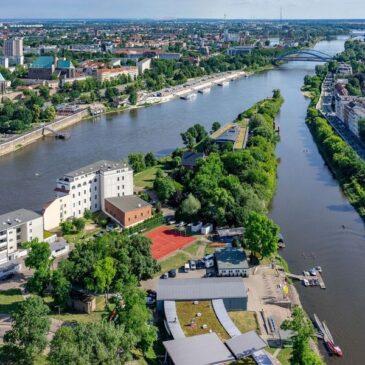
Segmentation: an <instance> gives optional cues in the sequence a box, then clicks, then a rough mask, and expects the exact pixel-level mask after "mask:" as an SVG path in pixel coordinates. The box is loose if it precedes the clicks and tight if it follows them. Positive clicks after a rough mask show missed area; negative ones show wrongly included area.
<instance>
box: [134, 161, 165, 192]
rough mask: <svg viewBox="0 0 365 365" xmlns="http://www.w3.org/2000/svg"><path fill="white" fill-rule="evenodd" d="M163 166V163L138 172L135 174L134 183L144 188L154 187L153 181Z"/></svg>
mask: <svg viewBox="0 0 365 365" xmlns="http://www.w3.org/2000/svg"><path fill="white" fill-rule="evenodd" d="M161 167H162V166H161V165H156V166H153V167H150V168H148V169H146V170H143V171H141V172H138V173H137V174H135V175H134V185H135V186H138V187H139V188H143V189H152V187H153V182H154V181H155V178H156V171H157V170H158V169H159V168H161Z"/></svg>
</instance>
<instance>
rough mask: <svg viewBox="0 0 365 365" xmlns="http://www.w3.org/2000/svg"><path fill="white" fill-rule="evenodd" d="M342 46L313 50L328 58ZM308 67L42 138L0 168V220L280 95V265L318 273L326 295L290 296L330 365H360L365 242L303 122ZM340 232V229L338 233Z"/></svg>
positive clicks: (275, 209) (276, 204)
mask: <svg viewBox="0 0 365 365" xmlns="http://www.w3.org/2000/svg"><path fill="white" fill-rule="evenodd" d="M343 45H344V39H338V40H335V41H330V42H320V43H319V44H317V46H316V47H315V48H316V49H318V50H321V51H323V52H326V53H329V54H335V53H337V52H340V51H341V50H342V49H343ZM314 66H315V65H314V64H313V63H304V62H292V63H289V64H286V65H283V66H281V67H280V68H277V69H275V70H272V71H268V72H265V73H262V74H258V75H254V76H252V77H249V78H246V79H240V80H237V81H235V82H233V83H231V84H230V86H229V87H224V88H220V87H216V88H213V89H212V91H211V93H210V94H204V95H199V96H198V97H197V98H196V99H195V100H193V101H182V100H175V101H172V102H169V103H166V104H162V105H157V106H153V107H149V108H145V109H139V110H135V111H131V112H126V113H122V114H118V115H114V116H106V117H101V118H100V119H98V120H95V121H86V122H82V123H80V124H78V125H75V126H74V127H72V128H70V132H71V138H70V139H69V140H66V141H60V140H54V139H52V138H50V137H47V138H45V139H44V140H41V141H39V142H36V143H34V144H32V145H30V146H27V147H25V148H23V149H21V150H19V151H17V152H14V153H12V154H9V155H7V156H4V157H1V158H0V186H1V190H0V213H5V212H7V211H10V210H13V209H18V208H21V207H24V208H30V209H36V210H40V209H41V207H42V204H44V203H45V202H47V201H48V200H50V199H51V198H52V197H53V191H52V190H53V188H54V186H55V181H56V178H57V177H59V176H61V175H62V174H63V173H65V172H67V171H70V170H72V169H76V168H78V167H81V166H84V165H86V164H89V163H91V162H94V161H95V160H98V159H121V158H126V157H127V155H128V153H130V152H132V151H143V152H147V151H153V152H155V153H158V154H161V155H162V154H166V153H168V152H170V151H171V150H173V149H174V148H176V146H177V145H181V139H180V132H183V131H185V130H186V129H187V128H188V127H190V126H191V125H192V124H194V123H201V124H203V125H204V126H206V127H207V128H210V126H211V124H212V122H213V121H220V122H221V123H222V124H223V123H225V122H229V121H232V120H233V119H234V118H235V117H236V116H237V114H238V113H240V112H242V111H243V110H244V109H246V108H248V107H250V106H251V105H252V104H253V103H255V102H257V101H258V100H260V99H262V98H265V97H267V96H269V95H271V92H272V90H273V89H274V88H280V89H281V92H282V94H283V95H284V98H285V103H284V105H283V108H282V110H281V112H280V115H279V117H278V121H279V123H280V126H281V128H280V129H281V142H280V143H279V145H278V148H277V153H278V157H279V158H280V159H281V163H280V166H279V171H278V189H277V194H276V197H275V199H274V201H273V204H272V211H271V216H272V218H273V219H274V220H275V221H276V222H277V223H278V224H279V225H280V226H281V230H282V232H283V234H284V237H285V239H286V242H287V248H286V249H285V250H284V251H283V256H284V257H285V258H286V259H287V261H288V263H289V266H290V268H291V271H292V272H294V273H300V272H301V271H302V270H304V269H308V268H310V267H313V266H314V265H321V266H322V268H323V270H324V273H323V277H324V280H325V283H326V285H327V290H320V289H312V288H307V289H306V288H302V287H301V286H298V289H299V292H300V296H301V299H302V302H303V305H304V307H305V308H306V310H307V311H308V313H309V314H312V313H314V312H315V313H317V314H318V316H319V317H320V318H322V319H325V320H326V321H327V323H328V325H329V327H330V329H331V330H332V332H333V335H334V337H335V339H336V341H337V342H338V344H339V345H341V347H342V348H343V350H344V352H345V357H344V359H327V360H328V362H329V363H337V364H351V365H363V364H365V360H364V361H363V360H362V350H361V347H362V340H363V338H364V333H365V290H364V289H363V282H362V277H363V276H364V277H365V265H364V259H365V235H364V225H363V223H362V221H361V220H360V218H359V216H358V214H357V213H356V212H355V211H354V209H353V208H352V207H351V205H350V204H349V203H348V202H347V200H346V199H345V197H344V196H343V194H342V193H341V191H340V189H339V187H338V184H337V182H336V181H335V180H334V179H333V177H332V175H331V173H330V172H329V171H328V169H327V167H326V166H325V165H324V162H323V159H322V157H321V156H320V154H319V153H318V151H317V148H316V145H315V144H314V142H313V140H312V137H311V134H310V132H309V130H308V129H307V127H306V125H305V123H304V118H305V114H306V109H307V106H308V103H309V101H308V100H307V99H305V98H304V97H303V96H302V94H301V92H300V87H301V85H302V83H303V78H304V76H305V75H306V74H310V73H313V72H314ZM343 225H344V226H345V227H346V228H345V229H343V228H342V226H343Z"/></svg>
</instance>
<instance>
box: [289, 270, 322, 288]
mask: <svg viewBox="0 0 365 365" xmlns="http://www.w3.org/2000/svg"><path fill="white" fill-rule="evenodd" d="M285 274H286V276H287V277H288V278H291V279H295V280H300V281H303V280H304V279H306V280H312V279H315V280H318V282H319V287H320V288H321V289H326V284H325V283H324V280H323V278H322V275H321V274H320V273H319V272H317V275H315V276H312V275H311V276H305V275H296V274H291V273H285Z"/></svg>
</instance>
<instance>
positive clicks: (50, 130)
mask: <svg viewBox="0 0 365 365" xmlns="http://www.w3.org/2000/svg"><path fill="white" fill-rule="evenodd" d="M88 115H89V112H88V111H87V110H83V111H80V112H78V113H76V114H73V115H70V116H67V117H64V118H61V119H58V120H56V121H55V122H52V123H49V124H47V125H45V126H41V127H38V128H35V129H34V130H32V131H31V132H27V133H24V134H21V135H20V136H16V137H13V138H11V139H10V140H8V141H5V142H3V143H0V157H1V156H4V155H7V154H9V153H11V152H14V151H17V150H19V149H20V148H22V147H25V146H27V145H29V144H31V143H33V142H35V141H37V140H39V139H41V138H43V137H46V136H51V135H53V134H54V132H58V131H60V130H63V129H65V128H68V127H71V126H72V125H74V124H76V123H79V122H80V121H82V120H83V119H84V118H85V117H87V116H88Z"/></svg>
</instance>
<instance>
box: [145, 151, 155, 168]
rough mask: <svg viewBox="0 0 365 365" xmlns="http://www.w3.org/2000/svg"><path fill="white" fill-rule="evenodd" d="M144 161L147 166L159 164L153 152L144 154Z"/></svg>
mask: <svg viewBox="0 0 365 365" xmlns="http://www.w3.org/2000/svg"><path fill="white" fill-rule="evenodd" d="M144 163H145V165H146V167H152V166H156V165H157V159H156V157H155V155H154V154H153V153H152V152H148V153H146V155H145V156H144Z"/></svg>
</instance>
